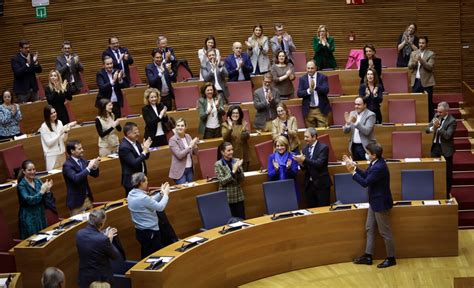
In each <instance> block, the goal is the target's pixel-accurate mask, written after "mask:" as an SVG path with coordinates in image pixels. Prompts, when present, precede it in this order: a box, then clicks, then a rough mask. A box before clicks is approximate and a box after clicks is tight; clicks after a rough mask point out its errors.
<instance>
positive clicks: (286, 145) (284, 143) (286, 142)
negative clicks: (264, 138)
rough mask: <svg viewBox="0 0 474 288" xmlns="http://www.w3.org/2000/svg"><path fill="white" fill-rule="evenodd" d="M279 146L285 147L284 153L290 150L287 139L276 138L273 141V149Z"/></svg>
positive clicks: (282, 137)
mask: <svg viewBox="0 0 474 288" xmlns="http://www.w3.org/2000/svg"><path fill="white" fill-rule="evenodd" d="M277 144H280V145H283V146H285V147H286V151H289V150H290V142H288V138H286V137H285V136H281V135H280V136H277V137H276V138H275V141H273V147H274V148H276V145H277Z"/></svg>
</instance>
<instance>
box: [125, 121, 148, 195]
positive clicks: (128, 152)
mask: <svg viewBox="0 0 474 288" xmlns="http://www.w3.org/2000/svg"><path fill="white" fill-rule="evenodd" d="M123 134H124V135H125V137H124V138H123V140H122V143H120V146H119V158H120V165H121V166H122V185H123V187H124V188H125V196H127V195H128V192H130V190H132V189H133V185H132V182H131V180H132V179H131V178H132V174H134V173H137V172H143V173H145V175H146V163H145V160H146V159H148V158H149V157H150V150H149V149H150V145H151V142H152V141H151V138H148V139H146V141H145V142H144V143H143V144H141V143H140V142H139V141H138V138H139V137H140V131H139V130H138V126H137V124H135V123H133V122H127V123H125V126H124V127H123Z"/></svg>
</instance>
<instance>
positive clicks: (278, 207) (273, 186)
mask: <svg viewBox="0 0 474 288" xmlns="http://www.w3.org/2000/svg"><path fill="white" fill-rule="evenodd" d="M262 186H263V196H264V198H265V207H266V208H267V214H274V213H281V212H286V211H293V210H298V199H297V197H296V189H295V180H294V179H286V180H279V181H270V182H264V183H263V184H262Z"/></svg>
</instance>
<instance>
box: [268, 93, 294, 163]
mask: <svg viewBox="0 0 474 288" xmlns="http://www.w3.org/2000/svg"><path fill="white" fill-rule="evenodd" d="M276 111H277V116H278V117H277V118H275V120H273V121H272V138H273V141H275V140H276V139H277V138H278V137H280V136H284V137H286V138H287V139H288V143H289V146H290V147H289V150H290V151H291V152H293V153H295V154H299V152H300V145H301V143H300V139H299V138H298V122H297V121H296V117H295V116H292V115H291V114H290V111H289V110H288V107H287V106H286V104H285V103H283V102H280V103H278V105H277V108H276Z"/></svg>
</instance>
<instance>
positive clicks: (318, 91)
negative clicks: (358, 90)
mask: <svg viewBox="0 0 474 288" xmlns="http://www.w3.org/2000/svg"><path fill="white" fill-rule="evenodd" d="M316 70H317V67H316V63H315V62H314V61H313V60H310V61H309V62H308V63H306V72H307V74H305V75H303V76H301V77H300V80H299V86H298V92H297V95H298V97H299V98H303V101H302V105H301V108H302V109H303V117H304V121H305V124H306V127H327V126H328V114H329V112H331V105H330V104H329V99H328V92H329V85H328V77H326V75H323V74H321V73H317V72H316Z"/></svg>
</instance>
